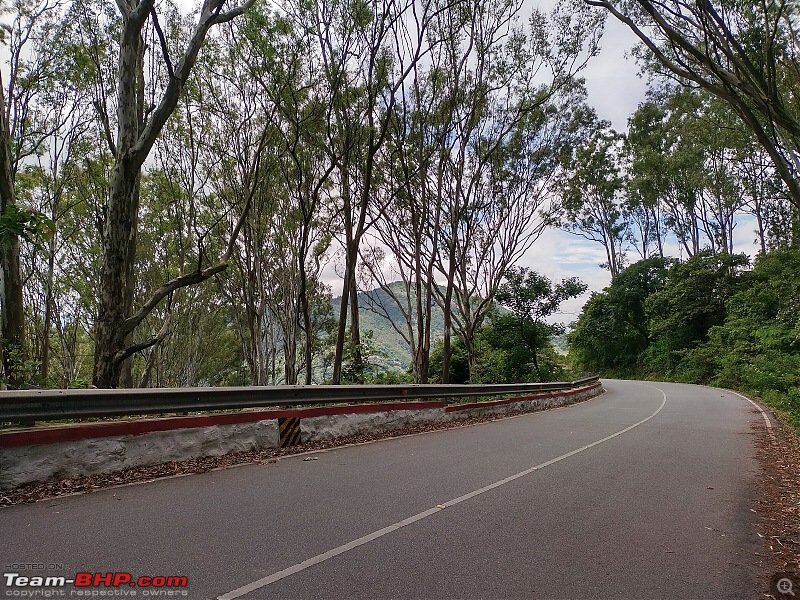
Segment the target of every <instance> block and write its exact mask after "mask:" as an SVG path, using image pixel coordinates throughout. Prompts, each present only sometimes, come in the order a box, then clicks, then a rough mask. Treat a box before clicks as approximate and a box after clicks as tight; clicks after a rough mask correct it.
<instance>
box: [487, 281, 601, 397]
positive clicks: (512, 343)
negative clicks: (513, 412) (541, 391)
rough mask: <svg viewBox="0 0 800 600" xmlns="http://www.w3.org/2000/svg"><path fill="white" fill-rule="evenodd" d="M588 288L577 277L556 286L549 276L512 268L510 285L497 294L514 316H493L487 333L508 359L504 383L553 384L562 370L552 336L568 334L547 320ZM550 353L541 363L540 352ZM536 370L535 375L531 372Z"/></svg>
mask: <svg viewBox="0 0 800 600" xmlns="http://www.w3.org/2000/svg"><path fill="white" fill-rule="evenodd" d="M586 289H587V286H586V284H585V283H583V282H582V281H581V280H580V279H578V278H576V277H573V278H571V279H564V280H563V281H562V282H561V283H557V284H553V282H552V281H550V280H549V279H548V278H547V277H545V276H543V275H540V274H539V273H536V272H535V271H531V270H529V269H525V268H514V267H512V268H510V269H508V271H507V272H506V282H505V283H504V284H503V285H501V286H500V287H499V288H498V290H497V292H496V293H495V299H496V300H497V302H498V303H499V304H501V305H502V306H504V307H506V308H507V309H508V310H510V311H511V312H510V313H507V314H504V315H499V314H496V313H495V314H494V315H493V316H492V317H491V323H492V324H491V326H490V327H489V328H488V331H487V332H486V333H485V336H484V337H485V338H486V340H487V342H488V343H489V345H490V346H492V347H493V348H496V349H500V350H503V351H504V352H505V357H506V367H505V372H504V374H503V376H502V379H501V380H500V381H508V382H513V381H519V382H521V381H531V375H532V374H533V376H534V377H535V380H537V381H551V380H552V379H553V378H557V374H558V373H559V369H558V368H557V366H556V364H557V363H556V362H554V361H553V360H550V359H552V358H553V357H554V356H555V351H554V350H553V348H552V346H551V345H550V337H551V336H553V335H559V334H562V333H563V332H564V328H563V326H561V325H557V324H553V323H548V322H547V321H546V319H547V317H549V316H550V315H552V314H553V313H555V312H556V311H557V310H558V307H559V306H561V303H562V302H564V301H565V300H568V299H570V298H575V297H576V296H580V295H581V294H582V293H583V292H585V291H586ZM544 351H546V353H545V354H546V355H547V357H545V354H543V355H542V358H547V360H545V361H544V364H542V363H541V361H540V353H542V352H544ZM531 369H532V372H531Z"/></svg>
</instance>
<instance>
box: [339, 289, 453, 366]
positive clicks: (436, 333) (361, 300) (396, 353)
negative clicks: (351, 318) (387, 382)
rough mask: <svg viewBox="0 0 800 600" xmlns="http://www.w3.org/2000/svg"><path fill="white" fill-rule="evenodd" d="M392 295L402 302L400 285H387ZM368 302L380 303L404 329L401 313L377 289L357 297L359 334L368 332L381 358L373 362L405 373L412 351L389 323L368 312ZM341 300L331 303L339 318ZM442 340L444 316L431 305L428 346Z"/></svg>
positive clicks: (403, 297) (404, 295)
mask: <svg viewBox="0 0 800 600" xmlns="http://www.w3.org/2000/svg"><path fill="white" fill-rule="evenodd" d="M389 287H390V289H391V290H392V291H393V293H394V294H395V295H396V296H397V297H398V298H399V299H400V300H401V302H404V301H405V298H406V294H405V289H404V286H403V284H402V283H401V282H395V283H391V284H389ZM370 299H372V300H374V302H375V303H382V304H383V306H385V307H386V309H387V312H388V313H389V316H390V317H391V319H392V321H393V322H394V323H395V324H396V325H397V326H398V327H401V328H404V327H405V326H406V322H405V319H404V318H403V313H402V311H401V310H400V308H399V307H398V306H397V303H396V302H395V301H394V300H393V299H392V298H391V296H390V295H389V294H388V293H387V292H386V291H385V290H382V289H380V288H378V289H374V290H371V291H368V292H361V293H359V294H358V315H359V324H360V327H361V332H362V334H363V332H365V331H368V330H371V331H372V334H373V341H374V343H375V348H376V349H377V350H378V352H380V353H381V354H383V355H384V358H383V359H378V360H377V361H376V362H378V363H379V364H381V366H384V367H387V368H393V369H396V370H399V371H404V370H406V369H407V368H408V367H409V366H410V364H411V351H410V350H409V348H408V344H406V342H405V340H404V339H403V338H402V336H401V335H400V334H399V333H397V331H395V329H394V327H392V322H391V321H389V320H388V319H386V318H385V317H383V316H381V315H378V314H376V313H375V312H373V311H372V310H370V308H369V306H370ZM340 305H341V297H336V298H334V299H333V310H334V314H335V315H336V316H337V317H338V315H339V307H340ZM443 336H444V315H443V314H442V310H441V309H440V308H439V307H438V306H437V305H436V304H434V305H433V307H432V309H431V345H433V342H434V341H435V340H436V339H438V338H441V337H443Z"/></svg>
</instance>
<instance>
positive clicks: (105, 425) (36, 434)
mask: <svg viewBox="0 0 800 600" xmlns="http://www.w3.org/2000/svg"><path fill="white" fill-rule="evenodd" d="M597 385H600V384H599V383H598V384H595V385H593V386H588V387H584V388H579V389H575V390H568V391H565V392H551V393H543V394H536V395H533V396H525V397H517V398H504V399H502V400H495V401H492V402H474V403H470V404H454V405H450V406H448V405H446V404H445V403H444V402H385V403H377V404H355V405H345V406H322V407H315V408H293V409H288V410H259V411H243V412H237V413H228V414H222V415H195V416H188V417H158V418H149V419H136V420H130V421H100V422H93V423H75V424H70V425H58V426H53V427H41V428H31V429H25V430H21V431H8V432H5V433H0V448H17V447H20V446H38V445H43V444H55V443H58V442H71V441H76V440H84V439H91V438H105V437H114V436H123V435H141V434H143V433H150V432H153V431H170V430H172V429H190V428H195V427H211V426H214V425H235V424H237V423H253V422H256V421H267V420H269V419H285V418H292V417H297V418H300V419H303V418H308V417H321V416H326V415H346V414H359V413H376V412H386V411H393V410H423V409H426V408H444V409H445V411H446V412H453V411H462V410H468V409H475V408H490V407H492V406H502V405H505V404H512V403H514V402H522V401H525V400H536V399H542V398H556V397H561V396H570V395H573V394H578V393H580V392H584V391H586V390H589V389H591V388H594V387H597Z"/></svg>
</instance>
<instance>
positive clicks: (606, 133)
mask: <svg viewBox="0 0 800 600" xmlns="http://www.w3.org/2000/svg"><path fill="white" fill-rule="evenodd" d="M598 125H599V127H598V129H597V130H596V132H595V133H594V134H593V135H592V136H591V137H590V138H589V139H588V140H587V141H586V142H585V143H584V144H582V145H580V146H578V147H577V148H575V151H574V156H573V157H572V159H571V163H570V168H569V174H568V176H567V177H566V180H565V182H564V187H563V192H562V207H561V208H562V210H563V213H562V215H561V219H562V223H563V226H564V227H565V229H566V230H567V231H569V232H570V233H574V234H575V235H578V236H580V237H583V238H585V239H587V240H590V241H592V242H597V243H599V244H601V245H602V246H603V249H604V250H605V254H606V262H605V263H604V264H602V265H600V266H602V267H603V268H605V269H608V270H609V271H610V272H611V276H612V277H614V276H616V275H618V274H619V273H620V272H621V271H622V269H623V268H624V266H625V254H626V253H625V249H626V244H627V240H628V237H629V236H628V228H629V225H630V222H629V215H628V211H627V208H626V206H625V203H624V201H623V198H622V194H623V191H624V189H625V175H624V173H623V165H622V164H621V161H622V143H623V136H622V135H620V134H618V133H617V132H616V131H614V130H613V129H609V128H608V123H605V122H602V121H601V122H599V123H598Z"/></svg>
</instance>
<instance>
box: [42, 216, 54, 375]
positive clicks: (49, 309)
mask: <svg viewBox="0 0 800 600" xmlns="http://www.w3.org/2000/svg"><path fill="white" fill-rule="evenodd" d="M51 218H52V217H51ZM55 258H56V244H55V238H52V239H51V240H50V256H49V257H48V258H47V289H46V290H45V299H44V303H45V304H44V323H42V349H41V351H40V353H39V355H40V356H41V363H40V365H39V377H40V378H41V381H42V384H43V385H45V386H46V385H47V378H48V377H49V375H50V322H51V321H52V320H53V295H54V294H53V278H54V275H55Z"/></svg>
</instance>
